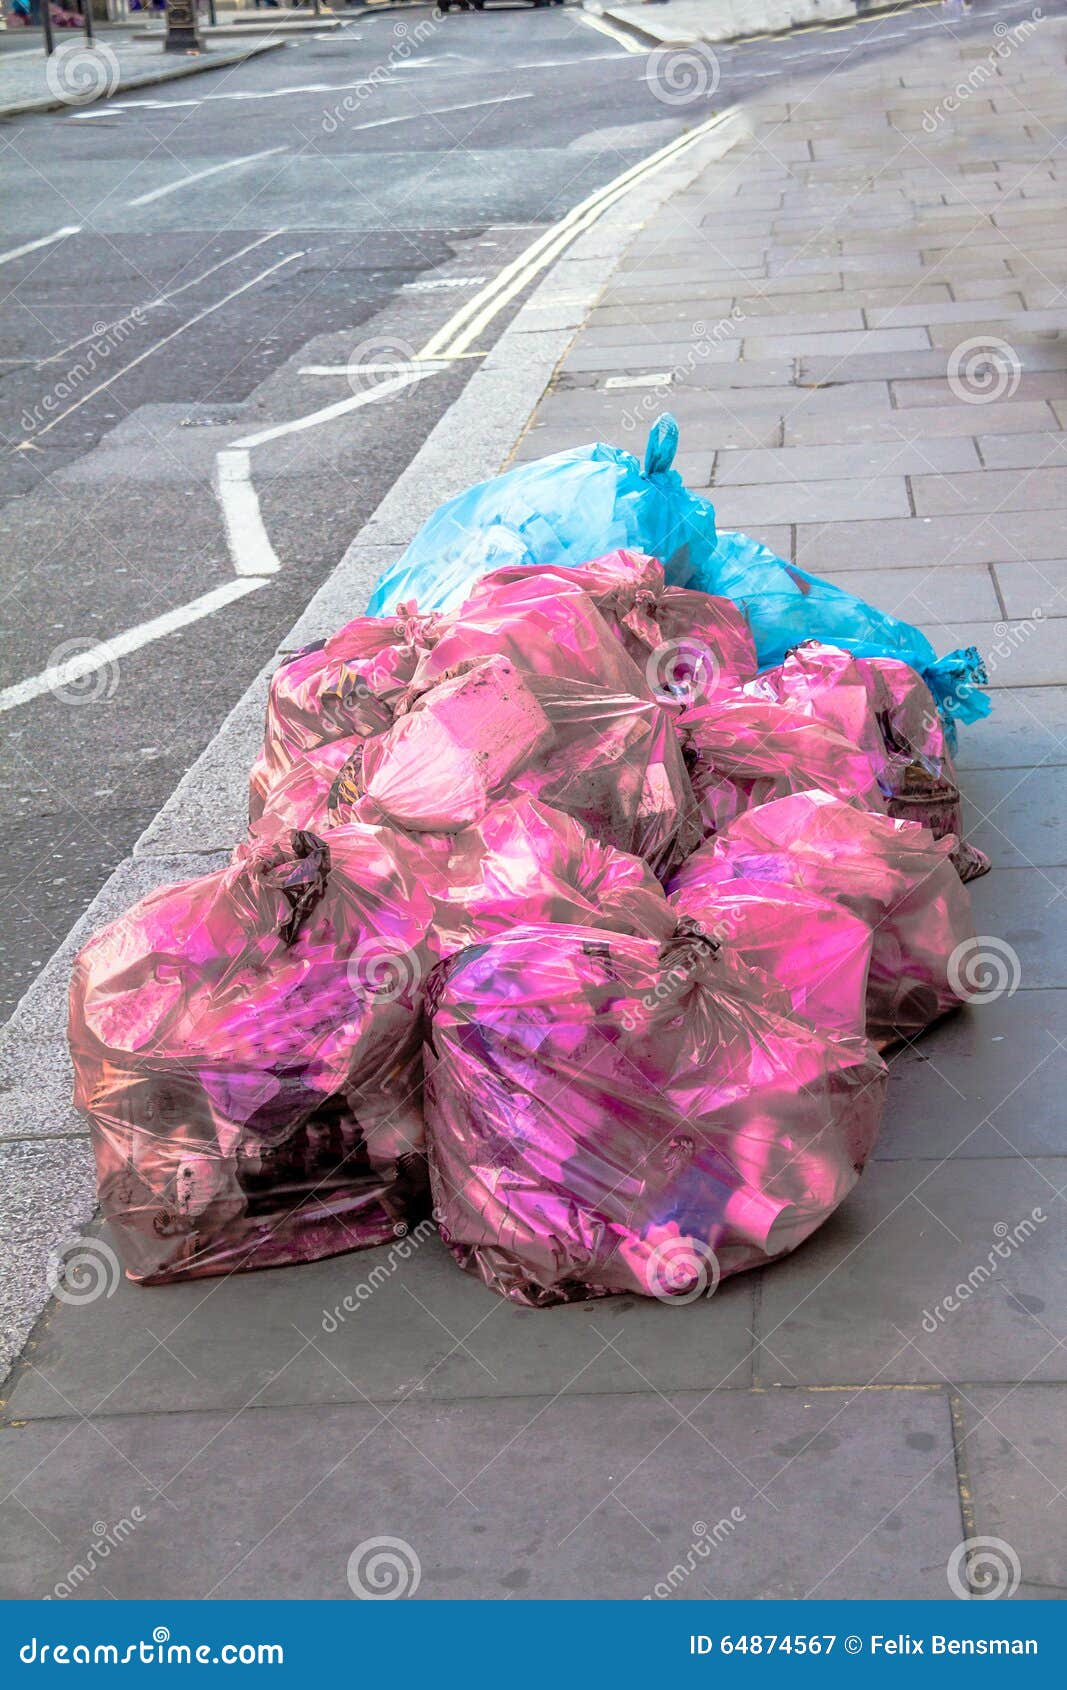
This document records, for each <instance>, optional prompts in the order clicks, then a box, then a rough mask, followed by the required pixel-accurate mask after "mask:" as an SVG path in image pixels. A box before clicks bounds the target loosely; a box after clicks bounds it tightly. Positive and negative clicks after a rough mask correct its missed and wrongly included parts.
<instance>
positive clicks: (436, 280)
mask: <svg viewBox="0 0 1067 1690" xmlns="http://www.w3.org/2000/svg"><path fill="white" fill-rule="evenodd" d="M485 279H486V278H485V277H484V276H436V277H433V276H431V277H428V278H427V279H426V280H425V281H423V280H419V281H417V282H405V283H404V286H403V288H402V289H401V292H402V293H430V292H431V291H432V290H433V289H435V288H476V287H480V286H481V285H482V283H483V282H484V281H485Z"/></svg>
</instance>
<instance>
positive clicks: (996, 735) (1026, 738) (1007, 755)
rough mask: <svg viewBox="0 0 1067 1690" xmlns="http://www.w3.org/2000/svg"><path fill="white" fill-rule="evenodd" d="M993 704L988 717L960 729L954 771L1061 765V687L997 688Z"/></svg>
mask: <svg viewBox="0 0 1067 1690" xmlns="http://www.w3.org/2000/svg"><path fill="white" fill-rule="evenodd" d="M994 703H995V710H994V713H993V715H992V716H987V717H986V718H985V719H984V720H983V721H981V722H976V723H973V724H972V725H971V726H969V727H964V728H961V730H960V743H959V750H958V752H957V754H956V759H955V762H956V767H957V769H959V770H960V771H961V772H962V771H965V770H968V769H984V768H1002V769H1011V768H1030V767H1035V766H1037V765H1042V766H1045V765H1047V764H1051V763H1063V762H1065V761H1067V687H1062V686H1060V687H1018V688H1010V687H1002V688H999V689H998V691H997V694H996V698H995V700H994ZM965 784H966V783H965Z"/></svg>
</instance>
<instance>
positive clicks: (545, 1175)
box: [426, 927, 885, 1306]
mask: <svg viewBox="0 0 1067 1690" xmlns="http://www.w3.org/2000/svg"><path fill="white" fill-rule="evenodd" d="M765 996H766V994H765V990H764V984H763V982H762V981H760V980H758V979H756V978H754V977H753V976H752V975H750V974H748V973H747V971H746V970H745V969H744V968H743V967H741V966H740V965H739V964H736V963H732V962H730V961H729V960H728V959H727V958H726V956H725V953H719V954H717V947H716V946H715V945H714V944H711V943H709V942H708V941H706V940H704V939H694V938H692V937H689V936H685V935H683V936H680V937H679V938H677V939H674V940H671V941H668V943H667V944H666V945H664V946H662V947H661V946H657V945H656V944H655V943H654V942H653V941H651V940H647V939H638V938H625V937H622V936H615V935H607V934H604V933H599V932H596V931H594V930H591V929H589V930H583V929H581V928H569V929H560V928H550V927H523V928H518V929H516V930H515V931H513V932H512V933H510V934H507V935H505V936H504V937H503V938H500V939H496V940H493V941H492V942H491V943H489V944H487V945H476V946H473V947H472V948H471V949H470V950H467V951H463V952H461V953H460V954H459V955H458V956H457V957H455V958H454V959H453V960H452V962H451V963H448V964H443V965H441V967H440V968H439V969H438V970H436V971H435V973H434V975H433V977H432V980H431V983H430V988H429V1003H430V1004H431V1005H432V1019H431V1024H430V1033H429V1045H428V1050H427V1062H426V1067H427V1083H426V1108H427V1129H428V1139H429V1147H430V1170H431V1182H432V1186H433V1194H434V1205H435V1210H436V1212H437V1214H438V1218H439V1223H440V1225H441V1230H442V1235H443V1237H444V1238H445V1241H446V1243H447V1244H448V1245H449V1247H450V1249H451V1250H452V1253H453V1255H454V1256H455V1257H456V1259H457V1260H458V1261H459V1263H460V1265H461V1266H463V1267H465V1268H466V1269H467V1270H468V1271H470V1272H473V1273H477V1274H479V1275H480V1276H481V1278H482V1279H483V1280H484V1281H485V1282H486V1284H488V1285H490V1286H491V1287H492V1288H493V1289H494V1290H496V1291H498V1292H500V1293H501V1295H503V1296H506V1297H509V1298H511V1299H512V1300H513V1301H515V1302H519V1303H527V1304H534V1305H541V1306H543V1305H546V1304H550V1303H558V1302H567V1301H573V1300H576V1299H579V1298H585V1297H590V1296H602V1295H606V1294H608V1293H611V1292H637V1293H639V1294H641V1295H644V1296H656V1297H663V1298H665V1299H669V1298H670V1297H672V1296H678V1297H680V1298H682V1300H689V1299H690V1298H691V1297H692V1296H695V1295H698V1294H699V1293H700V1291H701V1290H703V1289H709V1288H710V1289H714V1286H715V1284H716V1283H717V1282H718V1278H719V1276H720V1275H724V1274H729V1273H736V1272H738V1271H739V1270H741V1269H743V1268H749V1267H755V1266H757V1265H759V1264H760V1263H762V1262H765V1261H767V1260H769V1259H770V1258H772V1257H774V1256H778V1255H781V1254H782V1253H783V1252H784V1251H786V1250H791V1249H793V1248H795V1246H796V1245H797V1244H799V1243H800V1242H801V1241H802V1240H803V1239H804V1238H806V1237H807V1236H808V1235H809V1234H810V1233H811V1232H813V1231H814V1230H815V1228H816V1227H817V1226H818V1225H819V1224H820V1223H821V1222H822V1221H823V1220H824V1219H825V1218H826V1217H827V1215H829V1214H830V1213H831V1212H832V1211H833V1209H834V1208H835V1207H836V1206H837V1204H838V1203H840V1202H841V1201H842V1199H843V1198H844V1197H845V1196H846V1195H847V1194H848V1192H849V1191H850V1190H851V1188H852V1186H853V1185H854V1184H855V1181H856V1179H857V1177H858V1174H859V1170H860V1169H861V1168H862V1166H863V1164H864V1162H865V1160H866V1158H867V1157H868V1155H869V1154H870V1151H871V1148H872V1146H873V1144H874V1141H875V1137H876V1134H877V1131H878V1124H879V1119H880V1115H881V1109H882V1103H883V1094H884V1087H885V1068H884V1065H883V1064H882V1062H881V1060H880V1058H879V1057H878V1056H877V1055H876V1053H875V1052H874V1049H873V1047H872V1046H871V1045H870V1044H869V1043H868V1042H867V1041H866V1040H864V1039H852V1038H846V1037H841V1036H835V1037H826V1036H825V1035H823V1034H821V1033H819V1032H817V1031H815V1029H814V1028H812V1027H810V1026H806V1025H803V1024H801V1023H799V1022H796V1021H792V1020H790V1019H788V1018H787V1017H786V1016H785V1015H783V1014H781V1013H779V1011H778V1010H777V1009H775V1008H770V1007H768V1006H767V1004H766V1002H765Z"/></svg>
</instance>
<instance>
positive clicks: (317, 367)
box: [296, 352, 485, 376]
mask: <svg viewBox="0 0 1067 1690" xmlns="http://www.w3.org/2000/svg"><path fill="white" fill-rule="evenodd" d="M484 357H485V353H484V352H457V353H456V354H455V356H454V357H451V358H405V359H404V360H403V361H402V362H401V361H399V360H398V361H397V362H396V363H394V364H302V365H301V366H300V368H299V370H298V371H297V372H296V373H297V375H300V376H352V375H354V374H355V372H356V371H357V370H358V371H359V373H360V375H361V376H371V375H373V376H397V375H403V374H404V372H405V371H407V370H419V369H425V370H429V371H433V370H443V369H446V368H447V366H448V365H449V364H455V363H457V362H461V361H462V360H463V359H464V358H484Z"/></svg>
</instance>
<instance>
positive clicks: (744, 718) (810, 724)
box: [678, 694, 885, 834]
mask: <svg viewBox="0 0 1067 1690" xmlns="http://www.w3.org/2000/svg"><path fill="white" fill-rule="evenodd" d="M678 732H679V735H680V737H681V741H682V746H683V750H684V754H685V760H686V768H687V769H688V772H689V780H690V783H691V785H692V788H693V792H694V795H695V797H696V800H697V803H698V805H699V806H700V820H701V826H702V828H703V831H704V833H705V834H712V833H716V832H721V830H722V829H723V828H724V827H726V826H728V825H729V823H730V822H731V821H733V819H734V817H735V816H738V815H740V814H741V813H742V812H743V811H744V810H751V809H754V808H755V807H756V806H757V805H759V804H767V803H770V802H771V801H772V800H773V799H775V798H784V797H786V796H788V794H789V793H791V792H807V791H810V790H812V789H817V790H818V791H820V792H830V793H832V794H833V795H834V797H835V798H842V799H845V800H846V801H847V802H849V803H854V804H859V805H862V806H863V807H864V808H866V809H870V810H878V811H880V812H881V813H882V814H883V815H884V813H885V799H884V798H883V797H882V793H881V789H880V787H879V785H878V782H877V780H876V779H875V776H874V771H873V769H872V768H871V763H870V759H869V757H868V756H867V755H866V753H865V752H863V751H861V750H860V749H859V747H858V746H856V745H852V744H850V743H849V741H848V740H847V739H844V738H843V737H842V735H841V734H839V733H837V732H836V731H835V730H834V729H833V728H831V727H827V726H826V725H825V724H824V723H823V722H820V721H816V720H813V719H812V718H811V717H810V716H807V715H805V714H804V712H803V711H802V710H797V709H794V708H793V707H792V706H790V705H788V704H777V703H771V702H770V701H769V700H766V699H761V698H747V697H745V696H744V695H743V694H742V695H737V694H734V695H732V696H728V697H725V698H722V699H717V700H716V701H715V702H714V703H712V704H707V705H703V706H702V707H701V708H699V709H696V710H687V711H686V712H685V714H684V715H682V716H681V717H679V719H678Z"/></svg>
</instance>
